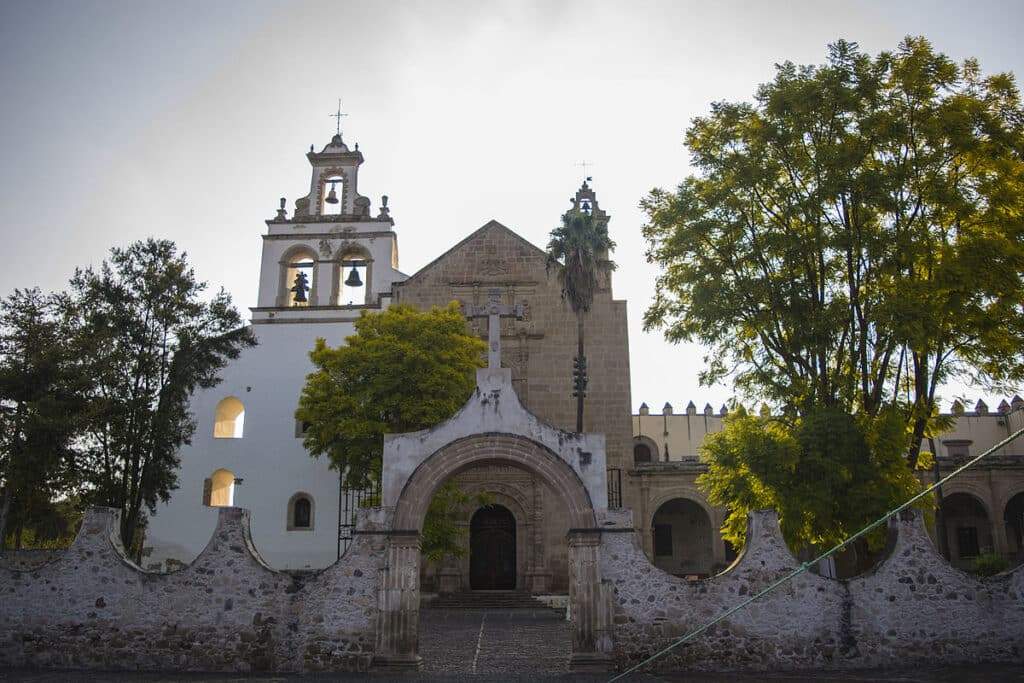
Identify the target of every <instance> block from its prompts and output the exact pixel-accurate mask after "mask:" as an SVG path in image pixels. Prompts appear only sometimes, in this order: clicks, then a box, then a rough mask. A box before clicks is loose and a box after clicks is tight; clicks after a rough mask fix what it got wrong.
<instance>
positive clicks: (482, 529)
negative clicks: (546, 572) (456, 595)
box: [469, 505, 516, 591]
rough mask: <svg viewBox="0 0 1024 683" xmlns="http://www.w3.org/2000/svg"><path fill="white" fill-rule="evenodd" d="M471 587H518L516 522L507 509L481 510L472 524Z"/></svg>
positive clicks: (470, 553) (470, 536) (498, 506)
mask: <svg viewBox="0 0 1024 683" xmlns="http://www.w3.org/2000/svg"><path fill="white" fill-rule="evenodd" d="M469 587H470V588H472V589H473V590H485V591H486V590H513V589H515V587H516V519H515V517H514V516H513V515H512V513H511V512H510V511H509V509H508V508H506V507H504V506H501V505H489V506H487V507H482V508H480V509H479V510H477V511H476V513H475V514H474V515H473V518H472V519H471V520H470V522H469Z"/></svg>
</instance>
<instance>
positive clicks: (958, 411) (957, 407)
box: [950, 399, 964, 415]
mask: <svg viewBox="0 0 1024 683" xmlns="http://www.w3.org/2000/svg"><path fill="white" fill-rule="evenodd" d="M950 410H951V411H952V413H953V414H954V415H963V414H964V404H963V403H961V402H960V399H956V400H954V401H953V405H952V406H950Z"/></svg>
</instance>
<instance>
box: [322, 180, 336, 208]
mask: <svg viewBox="0 0 1024 683" xmlns="http://www.w3.org/2000/svg"><path fill="white" fill-rule="evenodd" d="M324 201H325V202H327V203H328V204H337V203H338V193H337V192H335V191H334V181H332V182H331V191H330V192H328V193H327V199H325V200H324Z"/></svg>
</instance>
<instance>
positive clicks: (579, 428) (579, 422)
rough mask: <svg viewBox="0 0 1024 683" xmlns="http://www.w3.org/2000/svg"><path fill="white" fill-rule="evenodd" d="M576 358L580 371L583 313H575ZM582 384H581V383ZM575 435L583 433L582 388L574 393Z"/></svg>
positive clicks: (581, 363)
mask: <svg viewBox="0 0 1024 683" xmlns="http://www.w3.org/2000/svg"><path fill="white" fill-rule="evenodd" d="M576 357H577V358H579V360H580V366H581V371H583V368H585V367H586V366H585V365H583V363H584V362H585V359H586V356H584V355H583V311H578V312H577V313H576ZM581 384H582V382H581ZM576 433H577V434H582V433H583V387H582V386H581V387H580V388H579V390H578V391H577V392H576Z"/></svg>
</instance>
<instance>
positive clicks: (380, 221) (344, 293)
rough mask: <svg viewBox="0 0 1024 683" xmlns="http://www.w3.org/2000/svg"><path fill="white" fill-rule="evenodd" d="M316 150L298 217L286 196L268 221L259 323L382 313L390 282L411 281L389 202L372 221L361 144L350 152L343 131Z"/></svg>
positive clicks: (334, 319) (311, 156) (297, 205)
mask: <svg viewBox="0 0 1024 683" xmlns="http://www.w3.org/2000/svg"><path fill="white" fill-rule="evenodd" d="M336 116H338V117H339V120H340V117H341V116H344V114H341V112H340V109H339V113H338V114H336ZM314 150H315V148H314V147H313V146H312V145H310V148H309V152H308V153H307V154H306V159H307V160H308V161H309V164H310V166H311V167H312V169H311V176H310V181H309V192H308V193H307V194H306V195H305V196H302V197H299V198H298V199H296V200H295V211H294V213H293V214H292V216H291V217H289V216H288V212H287V210H286V208H285V207H286V205H287V200H286V198H284V197H282V198H281V200H280V208H278V210H277V215H276V216H275V217H274V218H271V219H269V220H267V221H266V224H267V233H266V234H264V235H263V259H262V267H261V272H260V289H259V298H258V304H259V305H258V306H257V307H256V308H254V309H252V313H253V318H252V322H253V324H261V323H262V324H269V323H275V322H300V321H301V322H349V321H351V320H352V319H354V317H357V316H358V312H359V311H358V310H352V309H361V308H371V309H373V308H380V307H381V306H382V305H385V304H384V302H383V301H382V299H383V298H384V297H385V296H386V295H388V294H389V293H390V291H391V283H392V282H395V281H397V280H403V279H405V276H404V275H403V274H402V273H400V272H399V271H398V238H397V235H396V234H395V230H394V220H393V219H392V218H391V212H390V210H389V209H388V198H387V196H386V195H385V196H383V197H381V204H380V208H379V209H378V211H377V215H375V216H373V215H371V202H370V199H369V198H368V197H364V196H363V195H361V194H359V189H358V188H359V168H360V166H361V165H362V164H363V161H364V159H363V154H362V152H360V151H359V145H358V144H356V145H355V146H354V149H350V148H349V146H348V145H347V144H345V141H344V140H343V139H342V135H341V129H340V126H339V127H338V132H337V133H335V135H334V136H333V137H332V138H331V141H330V142H329V143H328V144H327V145H326V146H325V147H324V148H323V149H322V150H320V151H319V152H317V151H314Z"/></svg>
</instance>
